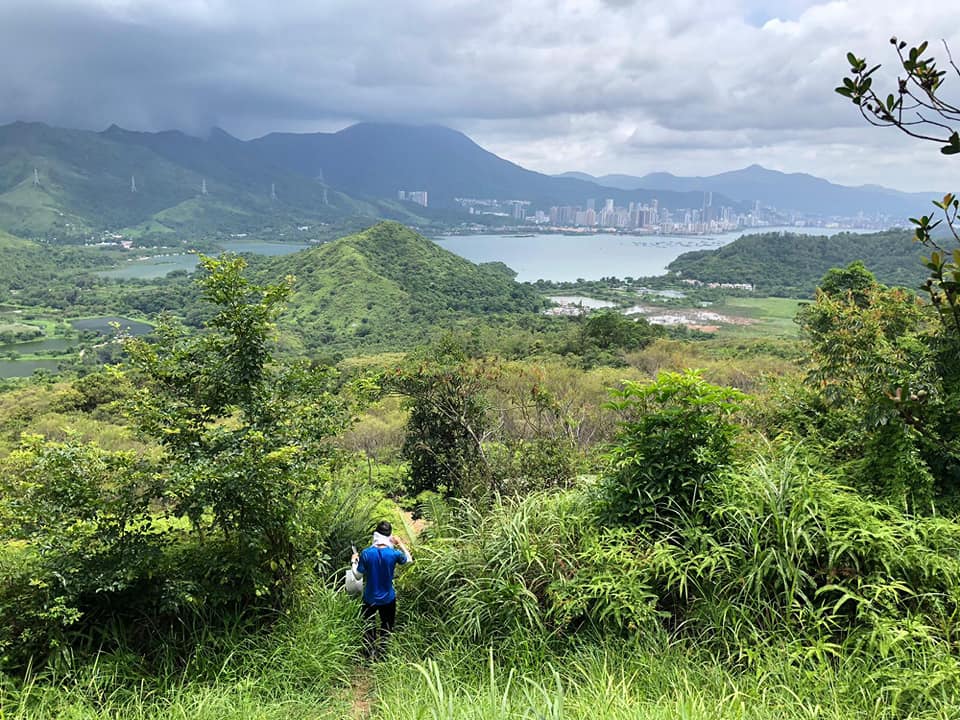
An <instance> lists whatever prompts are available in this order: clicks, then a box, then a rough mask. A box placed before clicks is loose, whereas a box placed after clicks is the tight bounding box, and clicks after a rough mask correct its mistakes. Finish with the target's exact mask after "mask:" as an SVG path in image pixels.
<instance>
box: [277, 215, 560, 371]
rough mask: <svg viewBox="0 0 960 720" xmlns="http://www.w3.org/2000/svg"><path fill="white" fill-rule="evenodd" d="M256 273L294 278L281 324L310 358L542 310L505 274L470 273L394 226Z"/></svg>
mask: <svg viewBox="0 0 960 720" xmlns="http://www.w3.org/2000/svg"><path fill="white" fill-rule="evenodd" d="M259 273H260V275H259V276H260V277H261V278H277V277H283V276H284V275H288V274H289V275H295V276H296V277H297V284H296V286H295V287H294V289H293V293H292V296H291V308H290V311H289V312H288V313H287V314H286V315H285V316H284V318H283V319H282V320H281V324H282V325H283V326H284V327H289V328H290V332H294V333H296V334H297V335H299V336H300V337H301V338H302V341H303V343H304V346H305V347H306V348H307V349H308V350H310V351H317V350H319V349H324V350H325V351H328V352H329V351H330V350H331V349H333V350H338V351H344V350H351V349H357V348H362V349H363V350H365V351H368V352H369V351H371V350H378V349H379V350H382V349H408V348H411V347H413V346H415V345H417V344H422V343H425V342H427V341H429V340H431V339H432V338H433V337H434V336H435V335H437V333H438V329H440V328H449V327H450V326H451V325H453V324H454V323H461V324H463V323H464V322H465V321H468V322H469V321H474V320H476V319H480V318H482V319H483V320H484V322H492V321H493V320H491V317H494V318H495V317H496V316H499V315H501V314H502V315H504V316H506V317H516V316H520V315H522V314H529V313H533V312H536V311H538V310H540V309H542V308H543V307H544V305H545V301H544V299H543V298H542V297H541V296H540V295H539V294H538V293H537V292H536V291H535V290H533V289H532V288H530V287H528V286H524V285H521V284H519V283H517V282H515V281H514V279H513V275H512V273H510V272H507V271H505V270H504V269H503V268H502V266H496V265H474V264H473V263H471V262H469V261H467V260H464V259H463V258H460V257H458V256H456V255H454V254H453V253H451V252H448V251H446V250H444V249H443V248H441V247H440V246H439V245H437V244H436V243H434V242H432V241H430V240H428V239H427V238H425V237H423V236H421V235H418V234H417V233H415V232H414V231H413V230H410V229H409V228H405V227H403V226H402V225H400V224H398V223H395V222H384V223H379V224H378V225H375V226H373V227H371V228H369V229H368V230H365V231H364V232H361V233H358V234H356V235H351V236H348V237H343V238H340V239H339V240H335V241H333V242H330V243H326V244H324V245H321V246H320V247H318V248H314V249H310V250H307V251H304V252H301V253H295V254H293V255H288V256H285V257H277V258H272V259H270V260H268V261H265V262H264V263H263V264H262V269H261V270H260V271H259Z"/></svg>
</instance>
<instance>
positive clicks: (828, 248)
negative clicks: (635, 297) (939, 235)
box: [668, 230, 924, 295]
mask: <svg viewBox="0 0 960 720" xmlns="http://www.w3.org/2000/svg"><path fill="white" fill-rule="evenodd" d="M922 250H923V249H922V248H921V247H920V246H918V245H917V244H916V243H915V242H914V241H913V239H912V234H911V233H909V232H907V231H893V230H891V231H887V232H882V233H875V234H872V235H855V234H852V233H841V234H839V235H834V236H833V237H825V236H812V235H791V234H789V233H767V234H763V235H745V236H743V237H741V238H739V239H737V240H735V241H734V242H732V243H730V244H729V245H725V246H724V247H722V248H718V249H716V250H697V251H695V252H689V253H684V254H683V255H681V256H680V257H678V258H677V259H676V260H674V261H673V262H672V263H670V265H669V266H668V268H669V270H670V272H672V273H676V274H678V275H680V276H681V277H683V278H693V279H697V280H701V281H703V282H730V283H752V284H753V285H754V286H756V289H757V290H758V291H760V292H763V293H769V294H774V295H780V294H784V295H812V294H813V291H814V289H815V288H816V287H817V283H819V282H820V280H821V278H823V276H824V274H825V273H826V272H827V271H828V270H829V269H830V268H835V267H844V266H846V265H848V264H850V263H851V262H853V261H854V260H862V261H863V262H864V264H865V265H866V266H867V267H868V268H869V269H870V271H871V272H873V273H874V274H875V275H876V276H877V279H878V280H879V281H880V282H882V283H885V284H887V285H902V286H905V287H916V286H918V285H919V284H920V282H921V281H922V279H923V277H924V268H923V265H922V264H921V263H920V257H921V256H922V255H923V252H922Z"/></svg>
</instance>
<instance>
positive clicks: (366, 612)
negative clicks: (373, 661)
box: [362, 600, 397, 658]
mask: <svg viewBox="0 0 960 720" xmlns="http://www.w3.org/2000/svg"><path fill="white" fill-rule="evenodd" d="M362 613H363V618H364V620H365V621H366V624H367V627H366V629H365V630H364V633H363V640H364V647H365V649H366V651H367V655H368V656H369V657H372V658H375V657H377V655H380V654H381V653H382V652H383V650H384V648H385V646H386V643H387V636H388V635H389V634H390V632H391V631H392V630H393V626H394V624H395V623H396V622H397V601H396V600H394V601H393V602H390V603H387V604H386V605H367V603H364V604H363V610H362ZM374 615H379V616H380V626H379V627H377V624H376V622H374V620H373V616H374Z"/></svg>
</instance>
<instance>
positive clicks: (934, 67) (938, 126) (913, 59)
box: [836, 37, 960, 155]
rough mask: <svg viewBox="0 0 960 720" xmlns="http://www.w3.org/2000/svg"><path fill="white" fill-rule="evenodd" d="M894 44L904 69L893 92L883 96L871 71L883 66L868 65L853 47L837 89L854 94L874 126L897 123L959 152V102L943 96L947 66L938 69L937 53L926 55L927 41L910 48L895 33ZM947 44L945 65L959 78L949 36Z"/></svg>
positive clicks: (908, 131) (945, 149) (948, 150)
mask: <svg viewBox="0 0 960 720" xmlns="http://www.w3.org/2000/svg"><path fill="white" fill-rule="evenodd" d="M890 43H891V44H892V45H893V46H894V47H895V48H896V51H897V56H898V57H899V59H900V67H901V68H902V69H903V73H904V74H903V75H900V76H899V77H898V78H897V88H896V90H895V91H894V92H890V93H887V95H886V97H882V93H878V92H877V90H876V89H875V88H874V86H873V80H874V77H873V75H874V73H875V72H876V71H877V70H879V69H880V67H881V66H880V65H874V66H872V67H869V64H868V63H867V60H866V58H860V57H857V56H856V55H854V54H853V53H852V52H850V53H847V61H848V62H849V63H850V76H848V77H845V78H843V84H842V85H840V86H839V87H838V88H836V91H837V92H838V93H839V94H840V95H843V96H844V97H847V98H850V100H851V101H852V102H853V104H854V105H856V106H857V107H858V108H859V109H860V114H861V115H863V117H864V118H865V119H866V120H867V122H869V123H870V124H871V125H875V126H877V127H896V128H898V129H899V130H901V131H902V132H904V133H906V134H907V135H909V136H910V137H915V138H918V139H920V140H929V141H931V142H936V143H941V144H942V146H941V148H940V152H942V153H943V154H944V155H956V154H957V153H960V132H958V130H956V129H955V125H956V124H957V123H960V107H958V106H957V105H956V104H954V103H953V102H949V101H948V100H946V99H944V97H943V92H942V89H943V84H944V80H945V79H946V76H947V74H948V71H947V70H943V69H941V68H940V66H939V65H938V64H937V60H936V58H935V57H933V56H928V57H924V54H925V53H926V52H927V48H928V43H927V42H926V41H924V42H922V43H920V44H919V45H917V46H915V47H911V48H909V49H907V43H905V42H903V41H902V40H898V39H897V38H895V37H893V38H890ZM943 46H944V50H945V51H946V54H947V64H948V65H949V66H950V68H951V69H952V71H953V73H954V74H956V75H957V77H960V68H958V67H957V65H956V63H955V62H954V60H953V56H952V55H951V54H950V47H949V46H948V45H947V43H946V41H944V43H943Z"/></svg>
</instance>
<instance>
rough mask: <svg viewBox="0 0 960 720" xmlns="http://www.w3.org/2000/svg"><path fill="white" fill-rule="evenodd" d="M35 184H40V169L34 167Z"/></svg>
mask: <svg viewBox="0 0 960 720" xmlns="http://www.w3.org/2000/svg"><path fill="white" fill-rule="evenodd" d="M33 184H34V185H37V186H39V185H40V171H39V170H37V169H36V168H34V169H33Z"/></svg>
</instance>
